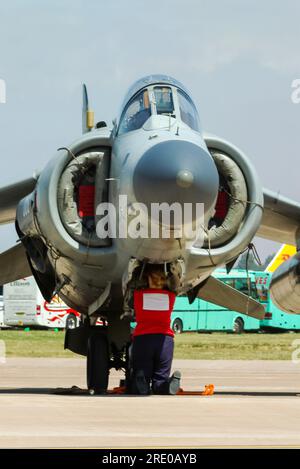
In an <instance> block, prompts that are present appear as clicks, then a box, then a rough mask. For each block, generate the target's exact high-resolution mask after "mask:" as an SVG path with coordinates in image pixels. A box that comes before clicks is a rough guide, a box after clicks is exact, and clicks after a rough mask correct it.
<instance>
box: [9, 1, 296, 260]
mask: <svg viewBox="0 0 300 469" xmlns="http://www.w3.org/2000/svg"><path fill="white" fill-rule="evenodd" d="M299 18H300V2H298V1H291V0H290V1H289V0H288V1H285V2H282V1H278V0H277V1H274V0H273V1H271V0H270V1H268V0H264V1H257V0H251V1H248V0H241V1H236V0H219V1H216V0H209V1H206V0H185V1H183V0H152V1H151V2H148V1H143V0H111V1H108V0H107V1H104V0H88V1H86V0H85V1H80V0H59V1H58V0H51V1H50V0H48V1H46V0H44V1H43V2H41V1H40V0H23V1H22V0H10V1H9V2H7V1H5V2H4V0H0V78H1V79H4V80H5V81H6V86H7V103H6V104H0V158H1V173H0V186H2V185H5V184H7V183H11V182H14V181H15V180H18V179H23V178H25V177H28V176H30V175H31V174H32V172H33V171H34V170H35V169H42V168H43V166H44V165H45V163H46V162H47V160H48V159H49V158H50V157H51V156H52V155H53V154H54V153H55V151H56V149H57V148H58V147H60V146H64V145H68V144H69V143H70V142H71V141H72V140H73V139H75V138H76V137H78V136H79V135H80V132H81V83H82V82H86V83H87V84H88V88H89V94H90V100H91V102H92V106H93V108H94V110H95V112H96V118H97V120H106V121H108V122H110V121H111V120H112V118H114V117H115V116H116V114H117V113H118V110H119V106H120V103H121V100H122V97H123V95H124V94H125V92H126V89H127V88H128V86H129V85H130V84H131V83H132V82H133V81H134V80H136V79H137V78H140V77H141V76H143V75H146V74H152V73H165V74H170V75H173V76H174V77H175V78H177V79H178V80H180V81H182V82H183V83H184V84H185V85H186V86H187V87H188V88H189V89H190V90H191V93H192V95H193V97H194V99H195V102H196V104H197V105H198V107H199V112H200V116H201V120H202V124H203V127H204V129H206V130H207V131H209V132H212V133H215V134H217V135H220V136H223V137H225V138H226V139H228V140H230V141H232V142H233V143H235V144H236V145H237V146H240V147H241V148H242V149H243V150H244V152H245V153H246V154H247V155H248V156H249V158H250V159H251V161H252V162H253V163H254V165H255V166H256V168H257V172H258V175H259V178H260V180H261V182H262V184H263V185H264V186H267V187H269V188H271V189H274V190H276V191H277V190H280V192H281V193H282V194H285V195H287V196H290V197H293V198H299V195H298V193H299V190H298V187H299V169H300V164H299V158H300V104H298V105H296V104H293V103H292V101H291V91H292V90H291V83H292V81H293V80H294V79H296V78H299V77H300V28H299ZM0 229H1V236H0V250H2V249H4V248H7V247H8V246H10V245H11V244H13V243H14V240H15V235H14V234H13V230H12V228H10V227H1V228H0ZM258 246H259V247H260V248H261V252H262V257H264V256H265V254H267V253H268V251H269V250H270V249H273V248H274V245H273V244H271V245H270V244H266V242H263V243H262V242H259V243H258Z"/></svg>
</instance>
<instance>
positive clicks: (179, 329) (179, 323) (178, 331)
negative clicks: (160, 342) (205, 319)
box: [172, 318, 183, 334]
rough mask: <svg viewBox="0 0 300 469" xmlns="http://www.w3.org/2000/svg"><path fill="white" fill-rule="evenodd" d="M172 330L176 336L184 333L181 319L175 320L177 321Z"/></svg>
mask: <svg viewBox="0 0 300 469" xmlns="http://www.w3.org/2000/svg"><path fill="white" fill-rule="evenodd" d="M172 329H173V331H174V332H175V334H181V333H182V331H183V324H182V321H181V319H179V318H176V319H175V321H174V322H173V328H172Z"/></svg>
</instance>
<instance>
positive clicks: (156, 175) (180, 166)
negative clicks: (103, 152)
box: [133, 140, 219, 212]
mask: <svg viewBox="0 0 300 469" xmlns="http://www.w3.org/2000/svg"><path fill="white" fill-rule="evenodd" d="M218 185H219V176H218V171H217V168H216V166H215V163H214V161H213V159H212V157H211V155H210V154H209V153H208V151H207V150H205V149H203V148H201V147H200V146H198V145H196V144H194V143H191V142H188V141H173V140H171V141H166V142H161V143H158V144H156V145H154V146H153V147H151V148H150V149H149V150H147V151H146V152H145V153H144V154H143V155H142V157H141V158H140V159H139V161H138V163H137V165H136V168H135V171H134V176H133V190H134V193H135V197H136V199H137V201H138V202H142V203H144V204H146V205H147V206H148V207H149V206H150V204H151V203H163V202H166V203H168V204H172V203H174V202H179V203H180V204H183V203H197V202H198V203H203V204H204V212H207V211H208V210H210V209H211V207H212V205H213V204H214V203H215V199H216V195H217V191H218Z"/></svg>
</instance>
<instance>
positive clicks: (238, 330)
mask: <svg viewBox="0 0 300 469" xmlns="http://www.w3.org/2000/svg"><path fill="white" fill-rule="evenodd" d="M233 332H234V333H235V334H242V332H244V321H243V320H242V318H236V319H235V321H234V324H233Z"/></svg>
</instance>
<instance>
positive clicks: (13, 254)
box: [0, 243, 32, 285]
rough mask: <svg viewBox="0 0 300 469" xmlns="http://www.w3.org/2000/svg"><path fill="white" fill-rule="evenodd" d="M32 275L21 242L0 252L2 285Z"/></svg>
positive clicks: (0, 279) (0, 278) (0, 281)
mask: <svg viewBox="0 0 300 469" xmlns="http://www.w3.org/2000/svg"><path fill="white" fill-rule="evenodd" d="M29 275H32V272H31V269H30V266H29V263H28V260H27V256H26V252H25V249H24V247H23V245H22V244H21V243H19V244H16V245H15V246H14V247H12V248H10V249H8V250H7V251H4V252H2V253H1V254H0V285H4V284H5V283H9V282H13V281H15V280H19V279H20V278H25V277H28V276H29Z"/></svg>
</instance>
